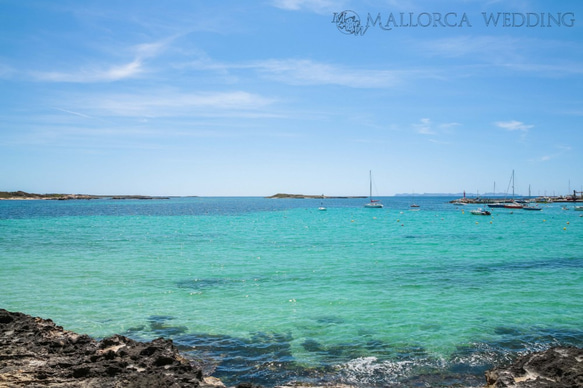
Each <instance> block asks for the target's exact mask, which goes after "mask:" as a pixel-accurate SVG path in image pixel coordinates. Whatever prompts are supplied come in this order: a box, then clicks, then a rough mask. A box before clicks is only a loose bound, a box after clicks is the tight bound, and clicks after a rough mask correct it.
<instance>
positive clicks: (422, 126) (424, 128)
mask: <svg viewBox="0 0 583 388" xmlns="http://www.w3.org/2000/svg"><path fill="white" fill-rule="evenodd" d="M413 128H415V130H416V131H417V133H420V134H422V135H435V131H434V130H433V128H432V123H431V120H430V119H427V118H423V119H421V120H419V123H416V124H413Z"/></svg>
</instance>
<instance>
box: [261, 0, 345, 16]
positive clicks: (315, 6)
mask: <svg viewBox="0 0 583 388" xmlns="http://www.w3.org/2000/svg"><path fill="white" fill-rule="evenodd" d="M344 3H345V2H344V1H333V0H273V1H272V4H273V6H275V7H277V8H281V9H284V10H288V11H300V10H307V11H312V12H316V13H325V12H332V11H334V10H338V9H342V7H343V6H344V5H343V4H344Z"/></svg>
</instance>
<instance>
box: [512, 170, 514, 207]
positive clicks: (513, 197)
mask: <svg viewBox="0 0 583 388" xmlns="http://www.w3.org/2000/svg"><path fill="white" fill-rule="evenodd" d="M512 199H513V200H514V170H512Z"/></svg>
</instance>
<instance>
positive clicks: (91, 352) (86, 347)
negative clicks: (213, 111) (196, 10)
mask: <svg viewBox="0 0 583 388" xmlns="http://www.w3.org/2000/svg"><path fill="white" fill-rule="evenodd" d="M485 377H486V379H485V385H484V387H487V388H567V387H569V388H575V387H583V349H579V348H574V347H554V348H551V349H548V350H546V351H544V352H539V353H532V354H528V355H525V356H522V357H520V358H519V359H517V360H516V361H515V362H514V363H513V364H512V365H510V366H507V367H504V368H496V369H493V370H490V371H488V372H486V376H485ZM0 387H53V388H57V387H58V388H73V387H86V388H93V387H95V388H96V387H99V388H122V387H123V388H125V387H130V388H133V387H135V388H138V387H140V388H144V387H145V388H148V387H151V388H154V387H164V388H171V387H176V388H178V387H201V388H224V385H223V384H222V383H221V382H220V381H219V380H218V379H215V378H213V377H209V376H204V375H203V369H202V366H200V365H198V364H197V363H196V362H195V361H194V360H192V359H187V358H185V357H184V356H182V355H181V354H180V353H179V352H178V350H177V349H176V347H175V346H174V344H173V342H172V341H171V340H167V339H163V338H159V339H156V340H154V341H152V342H137V341H134V340H132V339H129V338H127V337H124V336H121V335H114V336H111V337H108V338H105V339H102V340H100V341H97V340H95V339H92V338H91V337H89V336H87V335H80V334H77V333H74V332H71V331H67V330H64V329H63V328H62V327H60V326H57V325H56V324H55V323H54V322H53V321H51V320H50V319H42V318H35V317H31V316H29V315H26V314H22V313H18V312H9V311H6V310H3V309H0ZM237 387H238V388H257V387H258V386H255V385H254V384H253V383H252V382H250V383H241V384H239V385H238V386H237Z"/></svg>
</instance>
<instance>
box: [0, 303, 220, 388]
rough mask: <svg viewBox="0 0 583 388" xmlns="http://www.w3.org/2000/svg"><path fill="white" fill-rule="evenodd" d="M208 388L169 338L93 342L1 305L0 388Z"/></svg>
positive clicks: (210, 383) (214, 383) (117, 338)
mask: <svg viewBox="0 0 583 388" xmlns="http://www.w3.org/2000/svg"><path fill="white" fill-rule="evenodd" d="M19 386H27V387H63V388H64V387H88V388H89V387H100V388H101V387H103V388H109V387H116V388H117V387H124V388H125V387H136V388H137V387H209V386H222V384H220V382H218V381H214V380H212V379H206V380H205V379H203V375H202V371H201V369H200V368H198V367H197V366H196V365H194V364H193V363H192V362H190V361H189V360H187V359H185V358H183V357H182V356H180V354H179V353H178V351H177V350H176V348H175V347H174V345H173V344H172V341H171V340H165V339H161V338H160V339H157V340H154V341H152V342H148V343H142V342H136V341H133V340H131V339H129V338H126V337H123V336H120V335H115V336H113V337H109V338H105V339H103V340H102V341H96V340H94V339H92V338H90V337H89V336H87V335H79V334H76V333H73V332H70V331H66V330H63V328H62V327H60V326H57V325H55V324H54V323H53V322H52V321H51V320H45V319H41V318H34V317H31V316H29V315H25V314H21V313H12V312H8V311H6V310H2V309H0V387H19Z"/></svg>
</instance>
